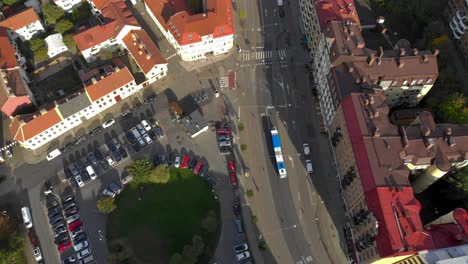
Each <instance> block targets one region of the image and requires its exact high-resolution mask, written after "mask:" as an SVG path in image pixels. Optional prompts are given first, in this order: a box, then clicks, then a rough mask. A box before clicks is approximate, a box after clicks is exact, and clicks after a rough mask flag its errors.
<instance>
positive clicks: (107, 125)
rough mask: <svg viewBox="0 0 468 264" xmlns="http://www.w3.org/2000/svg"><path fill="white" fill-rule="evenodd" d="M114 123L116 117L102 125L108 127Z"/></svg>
mask: <svg viewBox="0 0 468 264" xmlns="http://www.w3.org/2000/svg"><path fill="white" fill-rule="evenodd" d="M113 124H115V120H114V119H109V120H107V121H106V122H104V124H102V127H103V128H108V127H110V126H112V125H113Z"/></svg>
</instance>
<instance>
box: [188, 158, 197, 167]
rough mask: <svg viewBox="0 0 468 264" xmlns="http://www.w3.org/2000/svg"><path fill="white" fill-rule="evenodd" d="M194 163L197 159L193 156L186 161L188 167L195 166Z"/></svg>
mask: <svg viewBox="0 0 468 264" xmlns="http://www.w3.org/2000/svg"><path fill="white" fill-rule="evenodd" d="M195 164H197V159H196V158H195V157H192V158H191V159H190V161H189V163H188V167H189V168H190V169H193V168H195Z"/></svg>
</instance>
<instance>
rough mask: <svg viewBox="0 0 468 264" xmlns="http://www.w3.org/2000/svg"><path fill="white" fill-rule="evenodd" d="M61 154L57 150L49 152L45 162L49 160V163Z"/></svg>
mask: <svg viewBox="0 0 468 264" xmlns="http://www.w3.org/2000/svg"><path fill="white" fill-rule="evenodd" d="M61 154H62V152H61V151H60V150H59V149H54V150H52V151H51V152H49V154H47V160H49V161H50V160H53V159H55V158H56V157H58V156H60V155H61Z"/></svg>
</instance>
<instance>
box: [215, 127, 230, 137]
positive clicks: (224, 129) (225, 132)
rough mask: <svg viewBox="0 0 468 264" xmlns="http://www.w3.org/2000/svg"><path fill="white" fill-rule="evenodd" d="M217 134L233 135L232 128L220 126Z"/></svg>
mask: <svg viewBox="0 0 468 264" xmlns="http://www.w3.org/2000/svg"><path fill="white" fill-rule="evenodd" d="M216 134H218V135H231V129H230V128H228V127H227V128H218V129H216Z"/></svg>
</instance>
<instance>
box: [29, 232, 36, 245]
mask: <svg viewBox="0 0 468 264" xmlns="http://www.w3.org/2000/svg"><path fill="white" fill-rule="evenodd" d="M28 237H29V241H31V245H33V247H35V246H37V237H36V234H35V233H34V231H32V230H29V232H28Z"/></svg>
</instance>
